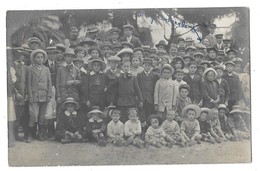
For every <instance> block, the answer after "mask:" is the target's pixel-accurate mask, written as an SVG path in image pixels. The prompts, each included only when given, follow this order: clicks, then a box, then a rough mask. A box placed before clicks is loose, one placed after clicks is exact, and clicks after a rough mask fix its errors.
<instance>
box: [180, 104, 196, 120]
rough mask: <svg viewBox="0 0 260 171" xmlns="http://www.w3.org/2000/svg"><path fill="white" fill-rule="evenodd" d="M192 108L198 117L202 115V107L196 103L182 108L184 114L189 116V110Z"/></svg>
mask: <svg viewBox="0 0 260 171" xmlns="http://www.w3.org/2000/svg"><path fill="white" fill-rule="evenodd" d="M190 109H192V110H194V111H195V112H196V118H198V117H199V116H200V107H199V106H198V105H195V104H189V105H187V106H185V107H184V108H183V109H182V116H183V117H187V111H188V110H190Z"/></svg>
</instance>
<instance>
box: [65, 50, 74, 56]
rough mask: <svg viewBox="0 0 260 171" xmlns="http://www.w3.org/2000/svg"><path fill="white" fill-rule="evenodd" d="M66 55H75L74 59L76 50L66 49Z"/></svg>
mask: <svg viewBox="0 0 260 171" xmlns="http://www.w3.org/2000/svg"><path fill="white" fill-rule="evenodd" d="M65 55H73V56H74V57H76V55H75V52H74V49H72V48H66V49H65V52H64V56H65Z"/></svg>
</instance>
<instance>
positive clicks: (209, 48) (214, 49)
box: [207, 47, 218, 53]
mask: <svg viewBox="0 0 260 171" xmlns="http://www.w3.org/2000/svg"><path fill="white" fill-rule="evenodd" d="M212 50H213V51H215V52H216V53H217V52H218V51H217V49H216V48H215V47H208V48H207V52H209V51H212Z"/></svg>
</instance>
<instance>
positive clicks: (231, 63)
mask: <svg viewBox="0 0 260 171" xmlns="http://www.w3.org/2000/svg"><path fill="white" fill-rule="evenodd" d="M228 64H230V65H233V66H236V64H235V63H234V62H233V61H227V62H226V63H225V65H226V66H227V65H228Z"/></svg>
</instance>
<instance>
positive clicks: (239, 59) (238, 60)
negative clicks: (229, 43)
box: [232, 58, 243, 64]
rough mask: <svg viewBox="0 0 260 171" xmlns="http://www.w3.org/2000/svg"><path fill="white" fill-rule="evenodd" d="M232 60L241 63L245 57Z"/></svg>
mask: <svg viewBox="0 0 260 171" xmlns="http://www.w3.org/2000/svg"><path fill="white" fill-rule="evenodd" d="M232 62H234V63H235V64H240V63H242V62H243V59H242V58H233V59H232Z"/></svg>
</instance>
